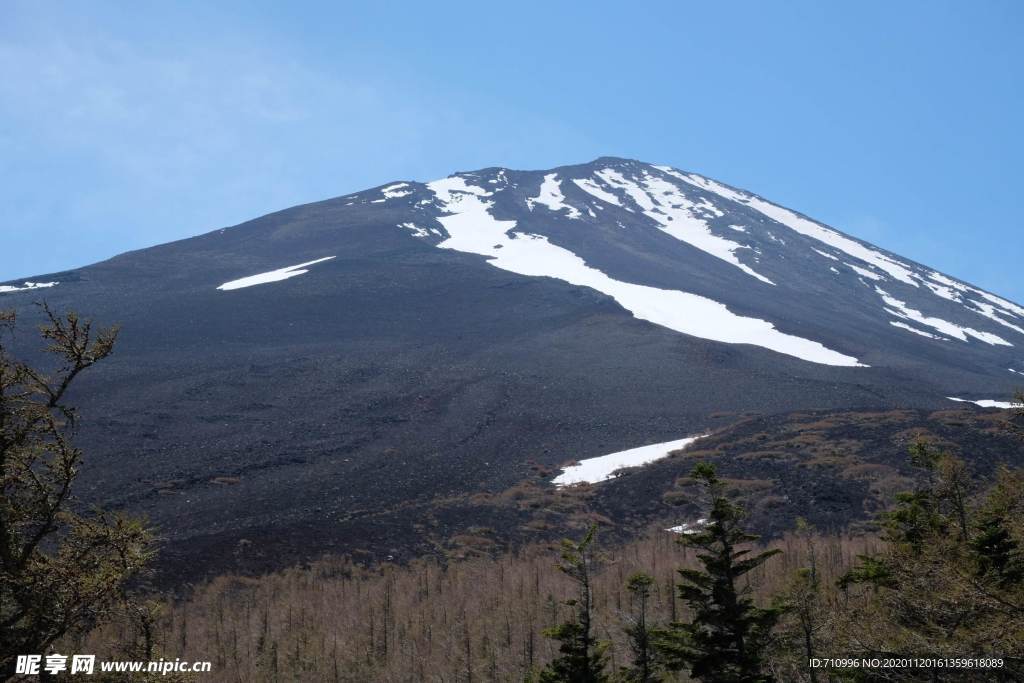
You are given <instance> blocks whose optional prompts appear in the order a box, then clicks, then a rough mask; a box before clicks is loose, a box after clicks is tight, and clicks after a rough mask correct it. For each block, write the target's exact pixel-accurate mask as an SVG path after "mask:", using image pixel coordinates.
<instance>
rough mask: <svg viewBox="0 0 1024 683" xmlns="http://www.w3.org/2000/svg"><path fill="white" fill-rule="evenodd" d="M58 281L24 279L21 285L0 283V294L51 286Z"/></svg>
mask: <svg viewBox="0 0 1024 683" xmlns="http://www.w3.org/2000/svg"><path fill="white" fill-rule="evenodd" d="M59 284H60V283H59V282H29V281H28V280H26V281H25V282H22V283H21V287H18V286H15V285H0V294H7V293H9V292H27V291H29V290H30V289H46V288H47V287H53V286H54V285H59Z"/></svg>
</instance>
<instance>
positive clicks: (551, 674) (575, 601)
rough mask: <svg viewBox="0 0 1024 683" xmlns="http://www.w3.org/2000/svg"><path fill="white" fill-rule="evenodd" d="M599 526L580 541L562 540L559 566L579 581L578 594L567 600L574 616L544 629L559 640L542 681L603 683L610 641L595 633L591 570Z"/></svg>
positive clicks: (552, 682) (546, 682)
mask: <svg viewBox="0 0 1024 683" xmlns="http://www.w3.org/2000/svg"><path fill="white" fill-rule="evenodd" d="M596 532H597V527H596V526H592V527H591V528H590V530H589V531H587V533H586V534H585V535H584V536H583V539H582V540H580V541H579V542H575V541H571V540H569V539H564V540H563V541H562V560H561V562H559V563H558V565H557V566H558V570H559V571H561V572H562V573H563V574H565V575H566V576H568V577H569V578H570V579H572V581H573V582H574V583H575V584H576V588H577V597H575V598H572V599H569V600H566V602H565V604H566V605H568V606H569V607H570V608H572V611H573V616H572V619H570V620H569V621H566V622H564V623H561V624H558V625H557V626H553V627H552V628H549V629H547V630H545V631H544V635H546V636H547V637H549V638H552V639H554V640H557V641H558V642H559V643H560V645H559V647H558V652H559V656H558V657H557V658H555V660H554V661H552V662H551V663H550V664H548V666H547V667H545V668H544V670H543V671H541V672H540V676H539V678H538V681H539V682H540V683H604V682H605V681H607V680H608V677H607V675H606V673H605V651H606V650H607V645H606V644H604V643H598V642H597V640H596V639H595V638H594V634H593V622H592V616H593V597H592V595H591V582H590V573H591V565H592V550H591V546H592V544H593V542H594V535H595V534H596Z"/></svg>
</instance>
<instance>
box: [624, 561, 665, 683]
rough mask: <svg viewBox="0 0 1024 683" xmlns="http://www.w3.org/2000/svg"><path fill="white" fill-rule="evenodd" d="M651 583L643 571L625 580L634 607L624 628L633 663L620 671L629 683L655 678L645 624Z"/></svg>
mask: <svg viewBox="0 0 1024 683" xmlns="http://www.w3.org/2000/svg"><path fill="white" fill-rule="evenodd" d="M652 585H654V578H653V577H651V576H649V575H647V574H644V573H643V572H638V573H636V574H634V575H633V576H631V577H629V579H628V580H627V581H626V588H627V590H629V593H630V595H631V596H632V599H633V604H634V605H635V607H636V612H635V613H634V616H633V617H632V619H631V621H630V623H628V624H627V625H626V628H625V630H626V636H627V637H628V638H629V649H630V650H632V652H633V665H632V666H631V667H629V668H627V669H624V670H623V671H622V680H623V681H628V682H629V683H651V682H652V681H655V680H657V679H656V678H655V676H654V662H653V652H652V649H651V629H650V627H649V626H648V625H647V603H648V601H649V600H650V597H651V586H652Z"/></svg>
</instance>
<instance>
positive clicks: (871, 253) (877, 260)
mask: <svg viewBox="0 0 1024 683" xmlns="http://www.w3.org/2000/svg"><path fill="white" fill-rule="evenodd" d="M656 168H658V169H660V170H662V171H664V172H665V173H667V174H669V175H671V176H673V177H675V178H678V179H679V180H682V181H683V182H686V183H689V184H691V185H694V186H696V187H699V188H701V189H703V190H706V191H708V192H713V193H715V194H717V195H719V196H720V197H725V198H726V199H730V200H732V201H734V202H739V203H741V204H745V205H746V206H749V207H750V208H752V209H754V210H756V211H758V212H760V213H761V214H763V215H765V216H767V217H768V218H771V219H772V220H773V221H775V222H776V223H781V224H782V225H785V226H786V227H787V228H789V229H790V230H793V231H794V232H798V233H800V234H801V235H804V236H806V237H810V238H812V239H815V240H818V241H819V242H822V243H824V244H827V245H828V246H830V247H832V248H834V249H838V250H839V251H842V252H845V253H846V254H849V255H850V256H853V257H854V258H856V259H858V260H860V261H864V262H865V263H868V264H870V265H872V266H874V267H875V268H878V269H879V270H881V271H882V272H884V273H887V274H888V275H890V276H891V277H893V278H894V279H896V280H899V281H900V282H904V283H906V284H908V285H912V286H914V287H919V286H920V285H918V283H917V280H916V279H915V277H914V273H913V271H911V270H910V266H908V265H907V264H905V263H901V262H900V261H897V260H895V259H893V258H890V257H889V256H886V255H885V254H883V253H881V252H879V251H875V250H874V249H870V248H868V247H866V246H864V245H863V244H861V243H860V242H856V241H854V240H852V239H850V238H849V237H846V236H845V235H841V234H839V233H838V232H836V231H835V230H831V229H829V228H826V227H825V226H823V225H821V224H819V223H815V222H814V221H812V220H810V219H808V218H804V217H803V216H798V215H797V214H796V213H794V212H792V211H790V210H789V209H784V208H782V207H781V206H778V205H776V204H772V203H771V202H767V201H765V200H763V199H761V198H760V197H756V196H754V195H752V194H749V193H746V192H740V191H738V190H733V189H732V188H729V187H726V186H725V185H722V184H721V183H716V182H715V181H714V180H711V179H709V178H704V177H702V176H699V175H695V174H692V173H691V174H689V175H687V174H684V173H680V172H679V171H676V170H675V169H672V168H670V167H669V168H668V170H665V168H666V167H662V166H658V167H656Z"/></svg>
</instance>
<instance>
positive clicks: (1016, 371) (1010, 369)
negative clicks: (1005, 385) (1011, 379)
mask: <svg viewBox="0 0 1024 683" xmlns="http://www.w3.org/2000/svg"><path fill="white" fill-rule="evenodd" d="M1006 369H1007V370H1009V371H1010V372H1013V373H1016V374H1018V375H1024V372H1021V371H1020V370H1014V369H1013V368H1006Z"/></svg>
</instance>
